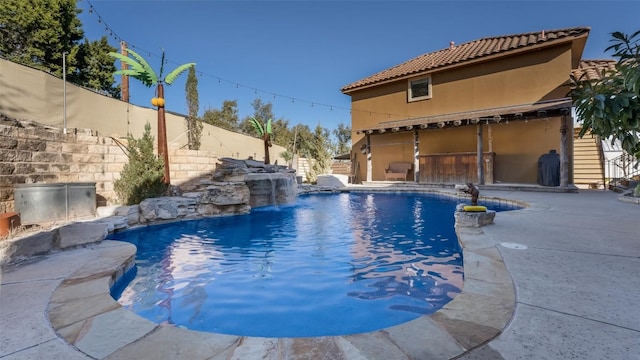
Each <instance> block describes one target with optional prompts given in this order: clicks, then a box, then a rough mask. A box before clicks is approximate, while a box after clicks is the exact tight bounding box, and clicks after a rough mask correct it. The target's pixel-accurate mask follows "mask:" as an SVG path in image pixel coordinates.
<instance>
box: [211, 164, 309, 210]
mask: <svg viewBox="0 0 640 360" xmlns="http://www.w3.org/2000/svg"><path fill="white" fill-rule="evenodd" d="M219 161H220V164H218V166H217V167H216V171H215V173H214V175H213V177H214V180H216V181H222V182H243V183H245V184H246V186H247V187H248V188H249V205H250V206H251V207H252V208H253V207H260V206H268V205H283V204H288V203H292V202H295V201H296V197H297V195H298V183H297V182H296V177H295V175H296V174H295V170H292V169H289V168H287V167H285V166H279V165H265V164H264V163H262V162H259V161H255V160H238V159H232V158H221V159H219Z"/></svg>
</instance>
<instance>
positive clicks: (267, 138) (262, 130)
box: [249, 118, 273, 165]
mask: <svg viewBox="0 0 640 360" xmlns="http://www.w3.org/2000/svg"><path fill="white" fill-rule="evenodd" d="M249 121H251V124H253V127H254V128H255V129H256V132H257V133H258V135H259V136H260V137H262V141H264V163H265V164H267V165H268V164H269V163H270V159H269V148H270V147H271V134H272V133H273V131H272V130H271V119H269V120H267V123H266V124H264V126H263V124H261V123H260V121H258V120H256V119H255V118H251V119H249Z"/></svg>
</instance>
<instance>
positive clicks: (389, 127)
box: [356, 98, 572, 187]
mask: <svg viewBox="0 0 640 360" xmlns="http://www.w3.org/2000/svg"><path fill="white" fill-rule="evenodd" d="M571 106H572V102H571V99H570V98H560V99H553V100H545V101H539V102H535V103H530V104H521V105H514V106H506V107H496V108H490V109H483V110H476V111H469V112H458V113H450V114H441V115H434V116H424V117H418V118H409V119H402V120H393V121H385V122H380V123H379V124H378V125H377V126H373V127H367V128H364V129H356V133H357V134H365V136H366V142H365V144H364V145H363V147H362V148H361V151H362V152H363V153H365V154H366V155H367V181H371V180H372V161H371V136H372V135H382V134H384V133H387V132H391V133H396V132H408V131H412V132H413V148H414V166H413V171H414V179H415V181H416V182H418V181H419V178H420V176H419V158H420V156H421V154H420V151H419V146H418V145H419V143H420V139H419V131H420V130H430V129H431V130H433V129H442V128H447V127H459V126H471V125H474V126H476V127H477V153H476V157H477V171H478V183H479V184H481V185H482V184H484V183H485V170H484V166H483V163H484V162H483V152H484V150H483V139H482V126H483V124H484V125H489V124H492V123H493V124H497V123H500V122H503V121H504V122H509V121H529V120H534V119H545V118H550V117H561V126H560V187H566V186H568V184H569V155H568V154H569V152H568V151H569V150H568V148H569V141H568V137H567V133H569V131H568V130H569V127H570V126H572V122H571V121H570V118H571Z"/></svg>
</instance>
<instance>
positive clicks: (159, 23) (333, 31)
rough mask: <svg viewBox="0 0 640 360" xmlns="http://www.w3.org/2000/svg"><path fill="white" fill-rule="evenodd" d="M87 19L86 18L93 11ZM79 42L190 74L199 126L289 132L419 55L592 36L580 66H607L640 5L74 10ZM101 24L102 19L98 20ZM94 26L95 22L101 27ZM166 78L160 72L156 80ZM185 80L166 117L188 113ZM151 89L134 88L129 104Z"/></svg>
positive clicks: (314, 4)
mask: <svg viewBox="0 0 640 360" xmlns="http://www.w3.org/2000/svg"><path fill="white" fill-rule="evenodd" d="M91 5H92V6H93V12H92V13H91V14H90V11H89V10H90V7H91ZM78 6H79V7H80V8H81V9H82V10H83V12H82V14H80V19H81V21H82V24H83V29H84V31H85V36H86V37H87V38H89V39H90V40H97V39H99V38H100V37H101V36H102V35H107V36H108V37H109V39H110V42H111V44H112V45H113V46H115V47H119V45H118V44H119V39H123V40H125V41H127V43H128V44H129V46H130V47H132V48H133V49H134V50H136V51H137V52H139V53H140V54H141V55H143V56H145V57H146V58H147V60H148V61H149V63H150V64H151V65H152V66H154V68H155V69H156V71H157V70H158V69H159V66H160V57H159V55H160V54H161V52H162V51H161V49H162V48H164V50H165V52H166V59H167V60H168V61H169V64H168V66H167V67H166V68H165V69H167V70H169V71H170V70H172V69H173V68H175V67H176V66H177V65H179V64H182V63H187V62H195V63H197V66H196V70H197V71H198V74H199V76H198V92H199V99H200V115H202V113H203V112H204V110H205V109H208V108H218V109H219V108H221V106H222V102H223V101H224V100H237V101H238V110H239V116H240V119H242V118H244V117H245V116H251V115H252V114H253V109H252V108H251V102H252V101H253V100H254V99H256V98H260V99H262V101H263V102H265V103H266V102H271V103H272V104H273V112H274V114H275V116H276V118H285V119H287V120H289V123H290V126H292V125H295V124H298V123H303V124H307V125H309V126H310V127H311V128H313V127H315V126H316V125H318V124H320V125H322V126H324V127H325V128H328V129H334V128H336V127H337V124H339V123H344V124H347V125H350V122H351V118H350V113H349V108H350V97H349V96H347V95H344V94H342V93H341V92H340V88H341V87H343V86H345V85H347V84H349V83H351V82H353V81H356V80H359V79H361V78H364V77H367V76H369V75H372V74H374V73H376V72H378V71H380V70H383V69H386V68H388V67H391V66H393V65H397V64H399V63H401V62H404V61H406V60H409V59H411V58H413V57H416V56H418V55H420V54H424V53H428V52H432V51H437V50H440V49H443V48H446V47H448V46H449V42H450V41H454V42H455V43H456V44H461V43H464V42H468V41H473V40H476V39H480V38H483V37H489V36H497V35H508V34H517V33H522V32H532V31H540V30H543V29H545V30H552V29H559V28H567V27H577V26H589V27H591V33H590V36H589V40H588V41H587V46H586V49H585V52H584V54H583V59H602V58H610V55H609V54H607V53H605V52H604V49H605V48H606V47H607V46H609V39H610V33H611V32H614V31H622V32H625V33H628V34H630V33H633V32H635V31H637V30H640V22H638V14H640V1H637V0H631V1H453V0H450V1H205V0H201V1H176V0H174V1H151V0H149V1H142V0H140V1H116V0H80V1H79V4H78ZM98 15H99V16H98ZM100 20H101V21H100ZM165 73H166V72H165ZM185 79H186V75H183V76H182V77H181V78H180V79H179V80H178V81H176V82H175V83H174V84H173V85H172V86H169V87H165V97H166V99H167V109H168V110H170V111H175V112H178V113H183V114H185V113H186V112H187V107H186V101H185V91H184V81H185ZM153 95H154V94H153V90H152V89H148V88H146V87H144V86H142V85H140V84H139V83H138V82H137V81H136V80H132V81H131V102H132V103H135V104H138V105H143V106H151V105H150V99H151V98H152V97H153Z"/></svg>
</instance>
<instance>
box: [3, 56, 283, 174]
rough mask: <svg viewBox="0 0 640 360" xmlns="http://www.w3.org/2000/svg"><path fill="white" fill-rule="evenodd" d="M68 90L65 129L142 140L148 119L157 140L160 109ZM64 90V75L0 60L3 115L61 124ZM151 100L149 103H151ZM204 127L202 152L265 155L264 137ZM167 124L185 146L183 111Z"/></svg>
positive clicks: (180, 96) (171, 93)
mask: <svg viewBox="0 0 640 360" xmlns="http://www.w3.org/2000/svg"><path fill="white" fill-rule="evenodd" d="M132 81H135V80H132ZM66 88H67V90H66V108H67V109H66V126H67V128H70V129H73V128H79V129H91V130H92V131H93V134H94V135H95V134H97V135H100V136H105V137H109V136H113V137H116V138H121V137H126V136H127V134H132V135H133V136H134V137H135V138H140V137H141V136H142V134H143V133H144V127H145V124H147V123H149V125H151V134H153V135H154V136H155V137H156V138H157V133H158V132H157V125H158V112H157V111H156V109H153V108H149V107H144V106H137V105H133V104H130V103H126V102H123V101H120V100H119V99H113V98H111V97H108V96H104V95H100V94H97V93H95V92H93V91H90V90H87V89H84V88H82V87H79V86H76V85H74V84H71V83H67V86H66ZM63 89H64V83H63V81H62V79H58V78H56V77H54V76H52V75H50V74H47V73H45V72H42V71H39V70H35V69H31V68H29V67H26V66H23V65H19V64H16V63H13V62H10V61H8V60H4V59H0V114H4V115H6V116H8V117H10V118H14V119H24V120H30V121H36V122H38V123H41V124H45V125H49V126H54V127H57V128H63V127H64V124H65V120H64V105H65V101H64V99H65V96H64V91H63ZM148 94H149V100H151V98H152V97H153V94H154V89H149V90H148ZM165 98H166V101H167V103H168V104H172V103H180V104H185V94H184V89H182V88H174V87H172V86H166V87H165ZM201 102H202V101H201ZM147 104H149V106H150V103H147ZM145 105H146V104H145ZM203 126H204V128H203V130H202V139H201V147H200V150H204V151H212V152H215V153H216V154H217V155H218V156H220V157H223V156H227V157H234V158H239V159H246V158H248V157H249V156H251V157H253V158H255V159H256V160H262V159H263V158H264V145H263V142H262V139H258V138H254V137H251V136H247V135H245V134H242V133H237V132H233V131H228V130H224V129H221V128H218V127H215V126H212V125H209V124H206V123H203ZM166 127H167V142H168V143H169V145H170V146H175V147H177V148H184V147H185V146H187V141H188V137H187V132H186V130H187V127H186V125H185V116H184V115H181V114H177V113H173V112H169V111H168V112H166ZM285 150H286V149H285V148H283V147H281V146H278V145H274V146H273V147H272V148H271V151H270V155H271V161H275V160H278V163H279V164H285V163H286V162H285V161H284V159H283V158H281V157H280V154H281V153H282V152H284V151H285Z"/></svg>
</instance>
